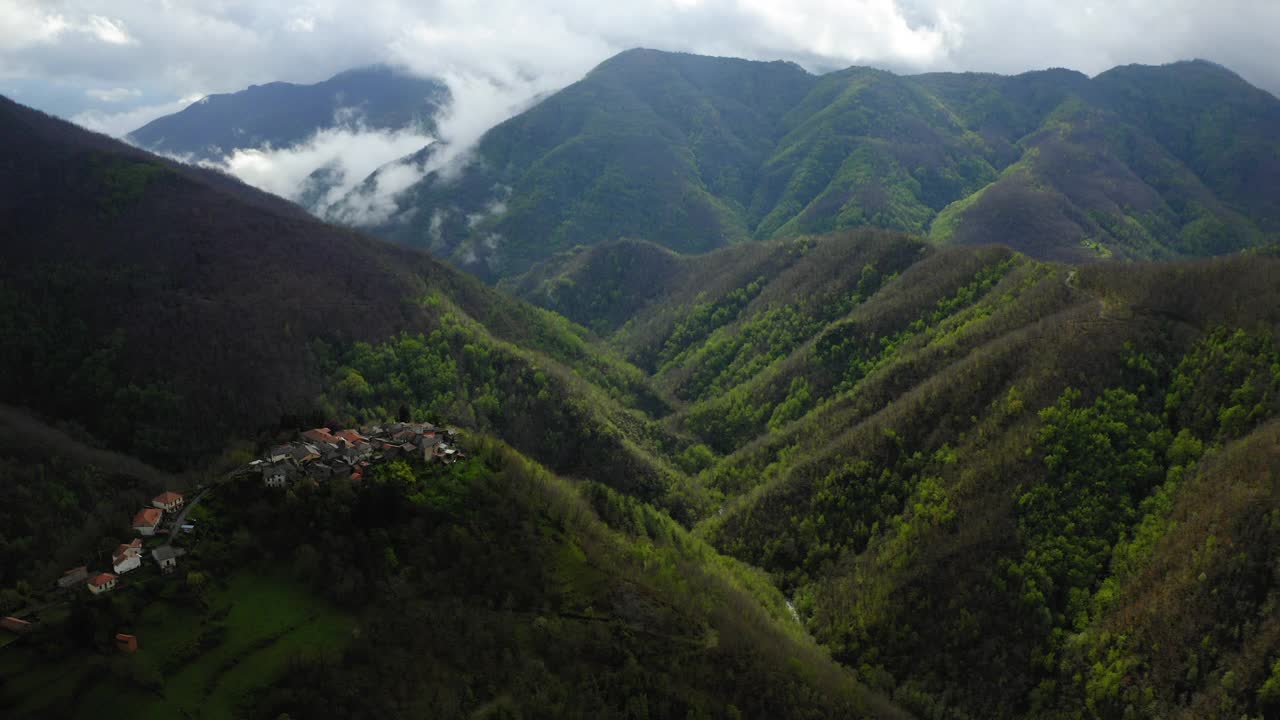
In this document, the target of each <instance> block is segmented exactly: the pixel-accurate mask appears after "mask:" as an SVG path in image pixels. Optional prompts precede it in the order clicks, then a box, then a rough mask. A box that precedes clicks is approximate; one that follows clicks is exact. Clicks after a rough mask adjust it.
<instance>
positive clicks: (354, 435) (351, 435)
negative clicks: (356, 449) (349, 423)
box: [334, 430, 368, 445]
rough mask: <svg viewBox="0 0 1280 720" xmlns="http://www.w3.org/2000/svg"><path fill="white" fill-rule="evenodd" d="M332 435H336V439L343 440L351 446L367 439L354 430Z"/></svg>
mask: <svg viewBox="0 0 1280 720" xmlns="http://www.w3.org/2000/svg"><path fill="white" fill-rule="evenodd" d="M334 435H337V436H338V437H340V438H342V439H343V440H346V441H347V442H349V443H351V444H352V445H355V444H356V443H360V442H364V441H365V440H368V438H366V437H365V436H363V435H361V434H360V433H358V432H356V431H355V430H339V431H338V432H336V433H334Z"/></svg>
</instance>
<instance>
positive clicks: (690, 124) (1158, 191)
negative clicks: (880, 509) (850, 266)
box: [331, 49, 1280, 320]
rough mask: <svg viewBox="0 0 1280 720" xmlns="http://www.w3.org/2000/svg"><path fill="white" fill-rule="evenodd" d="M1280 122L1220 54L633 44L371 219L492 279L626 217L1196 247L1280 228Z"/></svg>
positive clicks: (592, 241)
mask: <svg viewBox="0 0 1280 720" xmlns="http://www.w3.org/2000/svg"><path fill="white" fill-rule="evenodd" d="M1277 125H1280V100H1277V99H1276V98H1275V97H1274V96H1272V95H1271V94H1269V93H1267V92H1265V91H1263V90H1260V89H1258V88H1255V87H1253V86H1251V85H1249V84H1248V83H1247V82H1245V81H1244V80H1242V79H1241V78H1240V77H1238V76H1236V75H1235V74H1233V73H1232V72H1230V71H1229V70H1227V69H1226V68H1223V67H1221V66H1219V65H1215V64H1213V63H1210V62H1204V61H1194V62H1181V63H1174V64H1171V65H1164V66H1160V67H1148V66H1140V65H1130V66H1123V67H1117V68H1113V69H1111V70H1108V71H1107V72H1104V73H1102V74H1100V75H1098V76H1097V77H1094V78H1089V77H1087V76H1085V75H1084V74H1082V73H1079V72H1075V71H1071V70H1064V69H1060V68H1059V69H1052V70H1044V71H1036V72H1029V73H1024V74H1021V75H1015V76H999V75H991V74H984V73H929V74H924V75H914V76H901V75H895V74H893V73H889V72H885V71H882V70H876V69H872V68H865V67H852V68H848V69H845V70H839V71H835V72H830V73H826V74H822V75H813V74H810V73H808V72H806V71H805V70H804V69H802V68H801V67H800V66H798V65H795V64H794V63H785V62H753V61H747V60H739V59H734V58H716V57H703V56H698V55H687V54H681V53H668V52H660V51H656V50H645V49H637V50H630V51H627V52H624V53H621V54H619V55H617V56H615V57H613V58H610V59H609V60H607V61H605V62H604V63H601V64H600V65H599V66H597V67H596V68H595V69H594V70H592V71H591V72H590V73H588V74H587V75H586V77H584V78H583V79H582V80H581V81H579V82H577V83H574V84H573V85H570V86H569V87H567V88H565V89H564V90H561V91H560V92H557V93H555V94H553V95H551V96H549V97H548V98H546V99H545V100H543V101H542V102H540V103H538V104H536V105H535V106H533V107H532V108H530V109H529V110H527V111H525V112H523V113H521V114H519V115H517V116H516V117H513V118H511V119H510V120H508V121H506V122H504V123H502V124H500V125H498V126H497V127H495V128H493V129H492V130H490V131H488V132H487V133H486V134H485V136H484V137H483V138H482V139H481V141H480V143H479V146H478V148H477V149H476V152H475V157H474V158H472V159H471V161H470V162H468V163H466V165H465V167H462V168H454V167H450V168H448V169H447V170H441V171H439V172H434V171H433V172H426V171H427V170H430V167H428V166H427V165H426V164H425V163H423V162H422V160H423V157H422V156H421V154H419V156H417V157H414V158H410V159H409V161H410V163H411V164H413V165H414V166H416V167H418V168H420V169H422V170H423V172H424V173H425V177H424V178H423V179H422V180H421V181H420V182H418V183H417V184H416V185H414V186H413V187H412V188H410V189H409V190H408V191H407V192H405V193H403V194H402V195H399V196H398V197H397V198H396V201H395V202H396V212H394V213H393V214H391V215H390V216H389V217H386V218H381V219H378V220H368V219H365V220H361V222H362V223H364V224H363V227H365V228H366V229H368V230H370V231H371V232H373V233H375V234H378V235H381V236H383V237H387V238H391V239H394V240H397V241H399V242H403V243H405V244H409V245H415V246H419V247H425V248H428V249H430V250H431V252H432V253H434V254H436V255H438V256H440V257H447V258H449V259H450V260H451V261H452V262H454V263H457V264H459V265H460V266H461V267H464V268H466V269H468V270H469V271H471V272H473V273H476V274H477V275H480V276H482V277H489V278H511V277H512V276H516V275H520V274H522V273H524V272H526V271H527V270H529V268H530V267H531V266H532V265H534V264H536V263H538V262H539V261H541V260H544V259H546V258H548V257H551V256H555V255H558V254H561V253H566V252H572V251H573V248H575V247H577V246H579V245H587V246H592V245H597V244H600V243H608V242H612V241H615V240H617V239H618V238H642V239H646V240H650V241H653V242H655V243H657V244H659V245H661V246H663V247H665V248H668V249H671V250H675V251H677V252H680V253H699V252H706V251H708V250H712V249H715V248H721V247H725V246H728V245H733V244H735V243H739V242H742V241H744V240H763V239H769V238H786V237H793V236H796V235H801V234H813V233H826V232H832V231H838V230H846V229H853V228H863V227H872V228H883V229H890V230H899V231H905V232H910V233H913V234H917V235H927V236H928V237H929V238H930V239H931V240H932V241H934V242H935V243H943V244H964V245H972V244H987V243H999V244H1004V245H1008V246H1010V247H1012V248H1014V249H1017V250H1019V251H1021V252H1025V253H1027V254H1029V255H1031V256H1033V257H1036V258H1040V259H1049V260H1058V261H1069V262H1088V261H1094V260H1100V259H1126V260H1164V259H1172V258H1183V257H1202V256H1206V255H1220V254H1224V253H1229V252H1234V251H1237V250H1240V249H1242V248H1251V247H1258V246H1261V245H1265V244H1267V243H1269V242H1275V241H1276V239H1277V233H1278V232H1280V224H1278V223H1280V205H1277V200H1276V197H1275V193H1274V191H1273V190H1274V188H1275V187H1276V184H1277V182H1280V150H1277V148H1276V146H1275V143H1274V142H1273V137H1274V133H1275V128H1276V127H1277ZM374 177H377V176H376V174H375V176H374ZM371 180H372V178H371ZM362 198H363V195H361V192H360V191H359V190H357V191H353V198H352V199H351V200H350V201H348V202H349V204H351V205H352V206H353V207H356V208H358V207H359V206H360V202H361V200H362ZM342 207H343V203H339V204H338V206H337V208H336V212H334V213H331V214H332V216H333V217H337V218H342V217H344V216H347V215H352V216H354V215H355V213H343V212H342V210H341V208H342ZM609 319H610V320H616V316H615V317H613V318H609Z"/></svg>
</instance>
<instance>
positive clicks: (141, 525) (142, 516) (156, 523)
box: [133, 508, 164, 535]
mask: <svg viewBox="0 0 1280 720" xmlns="http://www.w3.org/2000/svg"><path fill="white" fill-rule="evenodd" d="M163 518H164V511H163V510H161V509H159V508H144V509H142V510H139V511H138V514H137V515H134V516H133V529H134V530H136V531H137V532H138V534H140V535H155V534H156V529H157V528H159V527H160V520H162V519H163Z"/></svg>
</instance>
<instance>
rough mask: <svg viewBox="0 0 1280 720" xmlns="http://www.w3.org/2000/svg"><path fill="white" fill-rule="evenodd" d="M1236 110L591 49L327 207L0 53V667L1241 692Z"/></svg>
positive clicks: (1273, 447) (843, 697) (1273, 685)
mask: <svg viewBox="0 0 1280 720" xmlns="http://www.w3.org/2000/svg"><path fill="white" fill-rule="evenodd" d="M278 89H279V88H277V90H278ZM224 101H226V100H223V101H220V102H224ZM1209 106H1212V107H1213V108H1214V111H1213V112H1207V111H1206V112H1203V113H1201V112H1191V111H1190V110H1189V108H1193V107H1209ZM326 107H327V106H326ZM1277 108H1280V101H1277V100H1276V99H1275V98H1274V97H1273V96H1271V95H1269V94H1267V93H1265V92H1264V91H1260V90H1257V89H1256V88H1252V87H1250V86H1248V85H1247V84H1245V83H1244V82H1243V81H1242V80H1240V79H1239V78H1238V77H1236V76H1234V75H1233V74H1231V73H1230V72H1229V71H1227V70H1225V69H1224V68H1221V67H1220V66H1215V65H1212V64H1210V63H1204V62H1199V61H1197V62H1191V63H1178V64H1175V65H1169V66H1162V67H1143V66H1125V67H1120V68H1116V69H1115V70H1111V71H1108V72H1104V73H1102V74H1100V75H1098V76H1096V77H1093V78H1089V77H1087V76H1084V75H1081V74H1078V73H1073V72H1071V71H1066V70H1051V71H1044V72H1037V73H1030V74H1025V75H1017V76H1009V77H1006V76H996V75H979V74H924V75H894V74H892V73H888V72H883V71H878V70H870V69H866V68H858V67H855V68H850V69H848V70H844V71H837V72H831V73H826V74H822V75H814V74H811V73H809V72H807V71H805V70H804V69H802V68H800V67H799V66H796V65H794V64H791V63H784V62H774V63H758V62H751V61H745V60H733V59H726V58H707V57H700V56H692V55H683V54H676V53H662V52H657V51H649V50H635V51H629V52H626V53H623V54H621V55H618V56H616V57H614V58H613V59H611V60H609V61H606V62H605V63H604V64H602V65H600V66H599V67H597V68H596V69H595V70H593V71H592V72H591V73H589V74H588V75H587V76H586V77H585V78H584V79H583V80H581V81H580V82H578V83H576V84H574V85H571V86H570V87H568V88H566V89H564V90H562V91H560V92H558V93H553V94H550V95H549V96H547V97H546V98H545V99H543V100H542V101H541V102H539V103H537V104H535V105H533V107H531V108H530V109H528V110H526V111H525V112H522V113H520V114H517V115H516V116H515V117H513V118H512V119H510V120H508V121H506V122H505V123H503V124H501V125H499V126H498V127H496V128H494V129H493V130H491V131H490V132H489V133H488V134H486V135H485V136H484V138H483V139H482V140H481V141H480V144H479V145H478V146H477V148H476V149H475V153H476V154H475V157H474V158H473V160H472V163H471V164H469V165H466V166H465V167H463V168H461V169H460V171H459V174H458V175H456V176H454V177H452V178H449V179H447V181H446V180H445V179H442V177H441V176H440V175H433V174H431V173H427V174H425V175H424V176H423V179H422V180H421V182H420V183H418V184H416V185H414V186H413V187H411V188H410V189H409V190H407V191H406V192H405V193H404V194H402V195H399V196H397V203H399V205H398V210H399V211H403V212H404V213H406V214H405V216H404V217H403V218H402V220H403V222H399V221H397V222H394V223H391V224H388V225H384V226H377V227H366V228H364V229H363V230H361V229H352V228H347V227H341V226H338V225H333V224H328V223H325V222H322V221H321V220H318V219H316V218H315V217H313V216H312V215H309V214H308V213H306V212H304V211H303V210H302V209H301V208H299V207H298V206H296V205H293V204H291V203H289V202H286V201H285V200H282V199H280V198H278V197H275V196H272V195H268V194H266V193H264V192H261V191H259V190H256V189H254V188H251V187H249V186H247V185H245V184H243V183H240V182H239V181H237V180H235V179H234V178H230V177H228V176H225V175H223V174H220V173H217V172H212V171H210V170H208V169H205V168H200V167H195V166H190V165H184V164H182V163H180V162H177V161H175V160H172V159H168V158H164V157H160V156H157V155H152V154H150V153H148V152H146V151H144V150H141V149H139V148H136V147H132V146H128V145H125V144H122V143H119V142H116V141H113V140H111V139H109V138H106V137H105V136H101V135H96V134H93V133H90V132H87V131H85V130H83V129H81V128H78V127H76V126H74V125H72V124H70V123H66V122H64V121H61V120H58V119H56V118H53V117H51V116H48V115H45V114H43V113H40V112H38V111H35V110H32V109H30V108H27V107H24V106H22V105H19V104H17V103H14V102H11V101H9V100H7V99H0V131H2V132H0V138H2V139H0V170H3V172H0V244H3V247H4V249H5V258H6V262H5V263H4V264H2V265H0V402H3V403H5V405H3V406H0V428H3V429H4V430H5V431H4V432H0V484H2V485H3V486H4V487H6V488H7V489H9V491H10V494H9V500H8V501H7V502H5V503H4V504H2V505H0V616H3V615H8V614H10V613H14V612H19V611H21V610H22V609H24V608H29V607H33V608H36V611H35V612H33V613H30V614H24V617H25V619H26V620H29V621H30V622H31V627H30V628H29V629H25V630H24V631H23V632H21V633H20V634H19V633H10V632H9V631H7V630H0V633H3V634H0V638H2V639H3V644H2V645H0V668H3V669H4V673H3V677H0V713H2V714H4V715H5V716H6V717H15V718H28V717H30V718H34V717H50V716H53V717H87V716H91V715H92V716H108V717H114V716H122V717H123V716H132V717H137V716H152V717H168V716H174V715H181V716H184V717H198V718H211V719H212V718H242V717H243V718H264V719H267V720H270V719H278V718H281V717H297V718H303V717H352V718H362V717H369V718H374V717H377V718H387V717H396V718H398V717H406V718H407V717H459V718H463V717H472V718H474V717H487V718H507V717H511V718H515V717H628V718H668V717H684V718H712V717H716V718H719V717H729V718H732V717H745V718H756V717H770V718H785V717H795V718H823V717H831V718H837V717H838V718H845V717H867V718H872V717H874V718H907V717H919V718H1009V719H1011V720H1012V719H1013V718H1044V719H1046V720H1047V719H1050V718H1052V719H1055V720H1057V719H1065V718H1126V719H1128V718H1195V717H1231V718H1270V717H1275V716H1277V713H1280V632H1277V628H1280V616H1278V615H1277V608H1280V602H1278V601H1280V574H1278V573H1280V566H1277V565H1276V563H1275V562H1274V558H1275V556H1276V554H1277V552H1280V521H1278V519H1280V451H1278V450H1277V449H1278V448H1280V281H1278V279H1280V244H1277V240H1278V239H1280V237H1278V236H1277V235H1276V232H1277V227H1278V226H1277V225H1276V224H1275V223H1276V222H1277V221H1276V217H1277V216H1276V215H1275V207H1274V204H1275V197H1276V196H1275V195H1274V193H1272V192H1271V191H1272V190H1274V188H1275V179H1276V178H1277V177H1280V176H1277V175H1276V174H1275V173H1276V172H1277V168H1280V155H1277V154H1276V153H1277V152H1280V151H1278V150H1277V149H1276V148H1277V146H1276V145H1275V142H1274V135H1272V134H1271V133H1272V131H1274V130H1275V129H1276V128H1277V127H1280V109H1277ZM321 114H323V113H321ZM175 117H176V116H175ZM162 124H163V123H162ZM213 124H214V125H217V123H213ZM429 155H430V152H427V153H426V155H425V156H423V157H420V158H419V160H423V161H424V162H425V161H426V160H427V159H429V158H428V157H427V156H429ZM424 167H425V166H424ZM1242 178H1243V179H1242ZM495 193H496V194H495ZM435 218H440V219H439V220H436V219H435ZM366 230H367V231H370V232H373V233H376V234H380V235H383V236H384V237H386V238H390V239H391V240H392V241H394V242H392V241H388V240H385V239H375V238H374V237H371V236H369V235H365V234H363V232H364V231H366ZM424 249H425V250H429V251H430V254H428V252H426V251H424ZM446 261H449V262H453V263H456V264H457V265H458V266H459V268H461V269H459V268H455V267H453V266H452V265H449V264H446ZM468 271H471V273H474V274H471V273H469V272H468ZM338 428H346V429H344V430H338V431H336V432H335V431H334V430H333V429H338ZM446 428H447V429H446ZM454 428H456V429H457V432H455V431H454ZM215 483H216V488H215V490H214V491H212V492H209V493H208V494H207V495H203V496H202V498H201V501H200V503H199V504H198V505H197V506H196V507H195V508H193V509H192V510H191V511H190V512H191V515H190V518H189V520H188V521H187V522H186V523H184V524H190V525H191V526H192V528H191V531H190V532H184V533H181V534H179V535H177V536H176V537H174V538H173V540H172V544H173V545H174V546H180V547H182V549H183V550H185V551H186V552H185V554H184V555H183V556H182V558H181V559H180V560H179V561H178V565H179V569H178V571H177V572H175V573H173V574H172V575H168V574H162V573H161V572H159V571H158V570H157V569H153V568H150V567H147V568H145V569H142V570H140V571H139V572H137V574H136V575H131V576H130V577H129V578H128V579H129V582H127V583H124V584H123V585H122V586H121V587H120V588H119V589H118V590H116V591H108V592H102V593H90V592H89V591H88V590H87V589H85V588H84V587H83V586H77V587H73V588H70V589H68V588H61V589H54V588H55V586H56V584H57V581H58V579H59V577H60V575H61V573H62V572H63V571H64V570H65V569H66V567H73V566H75V565H83V564H85V563H86V562H89V564H90V565H93V563H99V564H101V562H102V561H103V560H102V559H103V558H104V557H110V555H111V550H112V548H116V547H117V543H119V540H120V538H121V537H128V536H130V535H131V532H130V531H131V530H132V529H133V528H131V527H128V526H126V525H125V519H127V518H128V517H131V516H132V514H133V513H134V512H135V511H136V509H137V507H141V506H143V505H145V503H146V502H147V499H148V498H152V497H154V496H156V494H157V493H159V492H160V491H162V490H171V489H173V490H178V491H182V492H188V493H190V492H191V491H192V489H195V488H201V487H209V486H211V485H214V484H215ZM192 494H193V495H194V493H192ZM154 545H155V542H154V541H152V542H151V543H150V546H149V547H147V549H148V550H150V551H152V552H154ZM166 545H167V543H166ZM144 546H147V544H146V543H144ZM89 559H92V560H89ZM50 598H54V599H56V603H50V602H48V600H49V599H50ZM122 633H123V634H125V635H131V636H133V637H134V638H135V639H136V640H137V643H138V644H137V647H136V648H134V649H135V650H136V652H133V651H130V652H125V651H123V650H122V649H121V646H120V645H119V643H118V640H117V635H118V634H122Z"/></svg>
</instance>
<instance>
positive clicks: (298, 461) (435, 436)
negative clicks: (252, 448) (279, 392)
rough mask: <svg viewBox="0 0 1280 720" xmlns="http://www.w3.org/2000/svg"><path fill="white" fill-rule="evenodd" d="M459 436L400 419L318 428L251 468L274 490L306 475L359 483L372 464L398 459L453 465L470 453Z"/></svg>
mask: <svg viewBox="0 0 1280 720" xmlns="http://www.w3.org/2000/svg"><path fill="white" fill-rule="evenodd" d="M456 436H457V431H456V430H454V429H453V428H440V427H436V426H435V425H432V424H431V423H404V422H397V423H391V424H389V425H370V426H365V427H362V428H359V429H358V430H357V429H345V430H338V431H336V432H334V431H332V430H330V429H329V428H325V427H321V428H313V429H311V430H307V431H306V432H304V433H302V436H301V439H299V440H295V441H293V442H290V443H286V444H284V445H277V446H275V447H273V448H271V450H270V451H269V452H268V453H267V455H266V457H263V458H260V459H258V460H254V461H253V462H251V463H249V467H248V468H247V470H249V471H250V472H252V471H254V470H256V471H257V472H259V473H260V474H261V477H262V482H263V484H264V485H266V486H267V487H270V488H281V487H286V486H288V485H289V484H290V483H293V482H296V481H299V480H302V479H305V478H310V479H312V480H315V481H317V482H323V481H325V480H329V479H331V478H340V477H345V478H347V479H350V480H352V481H355V482H359V481H362V480H364V479H365V477H366V476H367V475H368V473H369V472H370V469H371V468H372V467H374V466H376V465H378V464H379V463H383V462H389V461H391V460H396V459H406V460H412V461H417V462H425V463H430V462H441V463H445V464H452V463H454V462H456V461H457V460H459V459H461V458H463V457H465V454H464V453H463V452H462V451H461V450H459V449H457V448H456V447H454V446H453V443H454V442H455V439H456Z"/></svg>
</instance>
